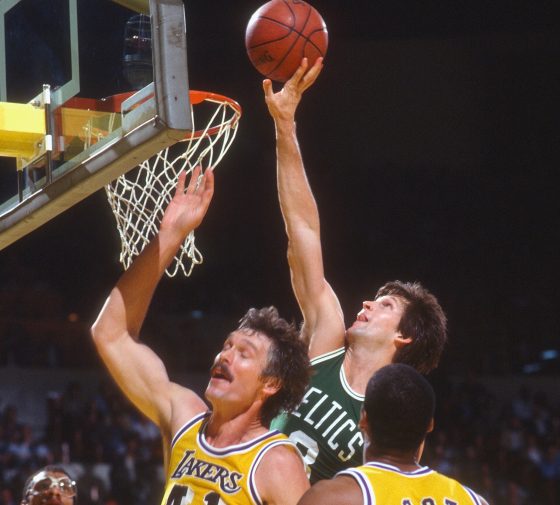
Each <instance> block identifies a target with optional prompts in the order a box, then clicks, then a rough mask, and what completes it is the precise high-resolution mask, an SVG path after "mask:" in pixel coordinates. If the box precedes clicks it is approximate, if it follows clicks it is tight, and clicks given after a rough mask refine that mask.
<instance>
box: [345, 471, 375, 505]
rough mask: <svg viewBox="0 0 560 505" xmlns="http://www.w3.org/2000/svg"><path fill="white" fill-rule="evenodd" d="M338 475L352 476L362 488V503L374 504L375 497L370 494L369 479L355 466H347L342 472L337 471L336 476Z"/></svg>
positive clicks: (366, 504)
mask: <svg viewBox="0 0 560 505" xmlns="http://www.w3.org/2000/svg"><path fill="white" fill-rule="evenodd" d="M339 475H348V476H349V477H352V478H353V479H354V480H355V481H356V482H357V483H358V486H360V489H361V490H362V496H363V498H364V505H374V504H375V498H374V497H373V495H372V491H371V488H370V484H369V481H368V479H367V477H366V476H365V475H363V474H362V473H361V472H360V471H359V470H358V469H357V468H348V469H346V470H342V472H338V473H337V474H336V476H337V477H338V476H339Z"/></svg>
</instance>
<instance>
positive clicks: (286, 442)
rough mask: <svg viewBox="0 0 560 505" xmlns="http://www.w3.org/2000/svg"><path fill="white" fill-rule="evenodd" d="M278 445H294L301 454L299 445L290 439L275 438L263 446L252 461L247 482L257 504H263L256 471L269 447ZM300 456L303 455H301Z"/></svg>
mask: <svg viewBox="0 0 560 505" xmlns="http://www.w3.org/2000/svg"><path fill="white" fill-rule="evenodd" d="M278 445H288V446H290V447H293V448H294V449H296V453H297V454H299V451H298V450H297V447H296V446H295V445H294V444H293V443H292V442H291V441H290V439H280V440H275V441H274V442H271V443H269V444H268V445H265V446H264V447H263V448H261V450H260V451H259V452H258V453H257V455H256V456H255V459H254V460H253V463H251V468H250V469H249V474H248V475H247V483H248V484H249V492H250V493H251V498H253V501H254V502H255V503H256V504H257V505H262V500H261V497H260V496H259V493H258V491H257V485H256V484H255V473H256V472H257V468H258V466H259V463H260V462H261V460H262V459H263V457H264V455H265V454H266V453H267V452H268V451H269V449H272V448H273V447H276V446H278ZM300 457H301V455H300ZM301 459H302V462H303V457H302V458H301ZM304 465H305V463H304Z"/></svg>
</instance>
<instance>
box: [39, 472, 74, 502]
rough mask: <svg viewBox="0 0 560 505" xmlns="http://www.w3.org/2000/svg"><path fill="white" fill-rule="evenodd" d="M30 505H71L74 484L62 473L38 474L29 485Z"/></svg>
mask: <svg viewBox="0 0 560 505" xmlns="http://www.w3.org/2000/svg"><path fill="white" fill-rule="evenodd" d="M31 486H32V496H31V498H30V499H29V503H30V505H72V503H74V497H75V496H76V492H77V490H76V483H75V482H74V481H72V479H70V478H69V477H68V476H67V475H66V474H65V473H63V472H40V473H38V474H37V475H36V476H35V477H34V478H33V482H32V484H31Z"/></svg>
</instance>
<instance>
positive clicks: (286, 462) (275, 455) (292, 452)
mask: <svg viewBox="0 0 560 505" xmlns="http://www.w3.org/2000/svg"><path fill="white" fill-rule="evenodd" d="M265 450H266V452H265V454H264V456H263V457H262V461H261V463H260V466H261V467H262V469H264V470H266V469H268V468H270V469H278V468H282V469H284V468H286V469H287V468H292V469H293V470H295V471H300V470H304V463H303V459H302V457H301V455H300V453H299V451H298V450H297V448H296V446H295V445H293V443H292V442H290V440H289V439H288V438H285V439H284V438H281V439H278V440H276V441H274V442H273V443H271V444H270V445H269V447H267V448H265Z"/></svg>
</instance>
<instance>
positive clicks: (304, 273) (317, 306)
mask: <svg viewBox="0 0 560 505" xmlns="http://www.w3.org/2000/svg"><path fill="white" fill-rule="evenodd" d="M301 235H305V234H304V233H302V234H301ZM295 242H296V241H290V243H291V244H293V243H295ZM298 242H300V245H299V247H298V248H296V247H295V246H293V245H290V247H289V249H288V262H289V264H290V275H291V280H292V288H293V290H294V293H295V295H296V298H297V301H298V304H299V306H300V309H301V312H302V314H303V328H302V338H303V339H304V340H305V341H306V342H307V343H308V345H309V356H310V357H311V358H313V357H315V356H319V355H321V354H324V353H326V352H330V351H332V350H334V349H338V348H339V347H341V346H342V345H344V335H345V326H344V315H343V313H342V308H341V306H340V302H339V300H338V297H337V296H336V294H335V292H334V290H333V289H332V287H331V285H330V284H329V283H328V282H327V280H326V279H325V276H324V270H323V260H322V256H321V246H320V242H319V240H318V239H316V238H313V237H312V236H308V238H307V240H304V239H303V238H301V237H300V240H299V241H298ZM302 242H303V243H304V245H302V244H301V243H302Z"/></svg>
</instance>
